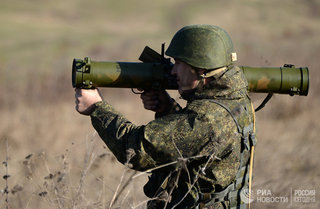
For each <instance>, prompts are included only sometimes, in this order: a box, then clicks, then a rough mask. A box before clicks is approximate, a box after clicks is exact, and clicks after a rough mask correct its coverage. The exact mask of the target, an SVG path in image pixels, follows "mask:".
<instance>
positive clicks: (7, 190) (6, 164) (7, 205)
mask: <svg viewBox="0 0 320 209" xmlns="http://www.w3.org/2000/svg"><path fill="white" fill-rule="evenodd" d="M5 140H6V161H5V162H3V164H4V166H5V167H6V175H5V176H4V179H5V181H6V188H5V190H4V192H5V193H6V200H5V201H6V209H8V208H9V185H8V178H9V177H10V176H9V172H8V161H9V157H8V152H9V147H8V138H7V137H6V138H5Z"/></svg>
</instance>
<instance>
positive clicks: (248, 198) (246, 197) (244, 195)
mask: <svg viewBox="0 0 320 209" xmlns="http://www.w3.org/2000/svg"><path fill="white" fill-rule="evenodd" d="M252 194H253V192H252V191H251V194H250V192H249V189H247V188H245V189H242V190H241V192H240V198H241V200H242V201H243V202H244V203H246V204H249V203H252V202H253V200H254V198H253V195H252Z"/></svg>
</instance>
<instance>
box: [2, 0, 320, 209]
mask: <svg viewBox="0 0 320 209" xmlns="http://www.w3.org/2000/svg"><path fill="white" fill-rule="evenodd" d="M319 14H320V2H319V1H318V0H308V1H302V0H284V1H276V0H270V1H252V0H244V1H236V0H231V1H227V2H226V1H209V0H200V1H195V0H188V1H182V0H177V1H168V0H165V1H157V2H151V1H150V2H149V1H138V0H133V1H129V2H128V1H126V2H124V1H122V0H117V1H115V0H108V1H104V0H95V1H91V2H88V1H84V0H77V1H76V0H70V1H62V0H58V1H54V2H53V1H49V0H42V1H39V0H30V1H19V2H18V1H16V0H10V1H9V0H2V1H1V2H0V26H1V30H0V49H1V50H0V115H1V120H0V160H1V162H4V163H2V164H1V165H2V167H1V169H0V176H1V177H4V176H7V177H6V178H2V179H0V190H1V193H0V208H6V207H8V208H109V207H110V205H113V206H112V208H116V207H120V208H143V207H144V205H145V201H146V197H144V195H143V192H142V186H143V184H144V183H145V182H146V175H141V176H140V177H138V178H134V179H131V176H132V174H133V173H134V172H133V171H130V170H128V169H127V168H126V167H125V166H123V165H120V164H119V163H118V162H116V160H115V159H114V157H112V154H111V153H110V152H109V151H108V150H107V148H106V147H105V145H104V144H103V143H102V142H101V140H100V139H99V137H97V136H96V135H95V134H94V130H93V128H92V127H91V124H90V120H89V119H88V118H86V117H84V116H80V115H78V114H77V113H76V112H75V111H74V101H73V100H74V99H73V98H74V96H73V93H74V92H73V89H72V88H71V63H72V59H73V58H83V57H85V56H91V57H92V58H93V59H96V60H120V61H137V58H138V57H139V55H140V52H141V51H142V49H143V48H144V46H145V45H149V46H151V47H152V48H154V49H156V50H158V51H159V50H160V44H161V43H163V42H166V43H167V44H168V43H169V41H170V39H171V37H172V35H173V34H174V33H175V32H176V30H178V29H179V28H181V27H182V26H183V25H186V24H194V23H208V24H216V25H220V26H222V27H224V28H225V29H226V30H227V31H228V32H229V33H230V35H231V37H232V39H233V40H234V44H235V47H236V49H237V52H238V56H239V62H238V64H239V65H250V66H281V65H283V64H285V63H291V64H295V65H296V66H308V67H309V70H310V92H309V95H308V96H307V97H298V96H295V97H289V96H285V95H276V96H275V97H274V98H273V99H272V100H271V101H270V103H268V105H267V106H266V108H265V109H263V110H262V111H261V112H259V113H257V128H258V146H257V148H256V155H255V156H256V158H255V166H254V181H253V183H254V186H253V188H254V191H257V189H269V190H271V192H272V195H273V196H290V194H291V191H294V190H296V189H310V190H312V189H315V190H316V191H317V192H316V198H315V199H316V203H309V204H301V203H294V204H281V203H256V202H255V203H253V208H271V207H272V208H301V207H305V208H318V207H319V204H320V203H319V202H320V198H319V193H320V190H319V189H320V188H319V186H318V185H319V179H320V178H319V176H320V168H319V165H318V162H317V159H319V157H320V156H319V152H318V147H319V140H318V136H319V133H320V132H319V130H320V127H319V126H320V125H319V124H320V123H319V122H318V117H319V108H318V107H319V104H320V99H319V95H320V90H319V88H318V86H319V84H320V74H319V72H318V70H317V69H318V55H319V54H320V42H319V38H318V34H319V33H320V28H319V23H320V18H319V17H320V16H319ZM171 93H173V94H174V97H175V98H177V94H176V93H174V92H171ZM103 94H104V96H105V98H106V99H107V101H108V102H110V103H111V104H112V105H114V106H115V108H116V109H117V110H119V111H120V112H122V113H123V114H124V115H126V116H127V117H128V119H130V120H131V121H133V122H134V123H136V124H144V123H147V122H148V121H150V120H152V119H153V114H152V113H149V112H146V111H145V110H144V109H143V107H142V105H141V103H140V99H139V97H138V96H136V95H133V94H132V93H131V91H130V90H126V89H124V90H121V89H104V90H103ZM253 98H254V101H255V102H254V105H255V106H257V105H258V103H259V102H261V100H262V98H263V96H261V95H253ZM179 102H183V101H181V100H179ZM6 140H8V148H7V147H6ZM6 153H8V159H7V157H6ZM6 164H7V165H8V167H7V169H8V170H7V171H6V167H5V165H6ZM123 174H124V175H123ZM121 179H122V180H121ZM127 182H128V183H127ZM6 183H7V184H8V193H6V190H5V188H6ZM125 185H126V186H125ZM124 186H125V187H124ZM119 193H121V194H120V196H118V194H119ZM6 195H8V204H6V201H5V199H6ZM112 200H113V203H112V204H111V202H112Z"/></svg>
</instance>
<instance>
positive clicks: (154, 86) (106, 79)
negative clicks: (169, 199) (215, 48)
mask: <svg viewBox="0 0 320 209" xmlns="http://www.w3.org/2000/svg"><path fill="white" fill-rule="evenodd" d="M139 60H140V61H142V62H109V61H102V62H100V61H93V60H91V59H90V58H89V57H86V58H84V59H83V60H82V59H74V60H73V65H72V85H73V87H74V88H96V87H116V88H140V89H144V90H148V89H149V90H160V89H178V85H177V82H176V79H175V77H174V76H172V75H171V73H170V72H171V69H172V66H173V64H172V63H171V62H170V59H168V58H165V57H164V46H163V47H162V53H161V54H159V53H157V52H156V51H154V50H152V49H151V48H149V47H145V49H144V51H143V52H142V54H141V55H140V58H139ZM239 67H240V69H241V70H242V71H243V73H244V75H245V77H246V78H247V81H248V91H249V92H256V93H269V95H272V94H273V93H277V94H289V95H291V96H292V95H300V96H307V95H308V90H309V71H308V68H307V67H295V66H294V65H288V64H286V65H284V66H283V67H246V66H239Z"/></svg>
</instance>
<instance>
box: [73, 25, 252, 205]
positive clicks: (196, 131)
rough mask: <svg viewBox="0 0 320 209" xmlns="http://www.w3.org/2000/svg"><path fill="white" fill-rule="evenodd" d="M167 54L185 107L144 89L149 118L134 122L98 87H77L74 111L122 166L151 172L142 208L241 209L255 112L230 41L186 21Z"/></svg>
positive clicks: (217, 30) (215, 30) (220, 32)
mask: <svg viewBox="0 0 320 209" xmlns="http://www.w3.org/2000/svg"><path fill="white" fill-rule="evenodd" d="M166 55H168V56H170V57H172V58H174V60H175V64H174V66H173V69H172V74H173V75H175V76H176V78H177V82H178V85H179V93H180V95H181V97H182V98H183V99H185V100H187V105H186V107H185V108H181V107H180V106H179V104H177V103H176V102H175V101H174V100H173V99H172V98H171V97H170V96H169V95H168V93H167V92H166V91H164V90H163V91H146V92H144V93H143V94H142V95H141V99H142V101H143V104H144V107H145V109H148V110H152V111H154V112H156V114H155V120H153V121H151V122H149V123H148V124H146V125H144V126H135V125H134V124H132V123H131V122H130V121H128V120H127V119H126V118H125V117H124V116H122V115H121V114H120V113H118V112H117V111H116V110H115V109H114V108H113V107H112V106H111V105H110V104H108V103H107V102H106V101H103V99H102V97H101V95H100V93H99V91H98V90H97V89H94V90H84V89H76V95H75V96H76V110H77V111H78V112H79V113H81V114H84V115H90V117H91V121H92V124H93V126H94V128H95V129H96V130H97V132H98V134H99V135H100V137H101V138H102V140H103V141H104V142H105V143H106V145H107V146H108V147H109V149H110V150H111V151H112V152H113V153H114V155H115V156H116V158H117V159H118V160H119V161H120V162H121V163H123V164H126V163H128V164H129V165H130V166H131V168H132V169H135V170H138V171H146V170H148V169H151V170H152V172H151V175H150V176H149V181H148V183H147V184H146V185H145V186H144V192H145V194H146V195H147V196H148V197H149V198H151V200H150V201H149V202H148V204H147V207H148V208H246V204H245V203H244V202H242V201H241V198H240V193H241V192H242V191H243V190H245V189H247V188H248V176H249V175H248V173H249V172H248V170H249V169H248V165H249V157H250V147H251V145H253V144H254V137H253V136H254V135H253V134H254V133H253V125H254V121H253V114H254V111H253V109H252V104H251V101H250V98H249V96H248V93H247V81H246V79H245V77H244V75H243V73H242V71H241V70H240V69H239V68H238V67H237V66H235V65H234V62H235V60H236V56H235V55H236V54H235V53H234V49H233V44H232V41H231V38H230V37H229V35H228V34H227V32H226V31H224V30H223V29H222V28H220V27H217V26H211V25H190V26H186V27H183V28H182V29H181V30H179V31H178V32H177V33H176V34H175V35H174V37H173V39H172V41H171V43H170V45H169V47H168V49H167V51H166Z"/></svg>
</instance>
